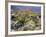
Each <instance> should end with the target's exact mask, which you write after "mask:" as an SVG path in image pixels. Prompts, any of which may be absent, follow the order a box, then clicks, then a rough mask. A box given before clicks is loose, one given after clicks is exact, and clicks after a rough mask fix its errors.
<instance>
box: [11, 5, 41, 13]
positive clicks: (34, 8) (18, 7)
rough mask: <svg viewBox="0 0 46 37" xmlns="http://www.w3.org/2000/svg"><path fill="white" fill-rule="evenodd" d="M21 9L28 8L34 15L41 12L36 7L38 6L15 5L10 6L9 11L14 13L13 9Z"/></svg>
mask: <svg viewBox="0 0 46 37" xmlns="http://www.w3.org/2000/svg"><path fill="white" fill-rule="evenodd" d="M23 8H29V9H32V11H33V12H34V13H36V12H37V13H40V12H41V7H38V6H15V5H12V6H11V10H12V11H14V10H15V9H23Z"/></svg>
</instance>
